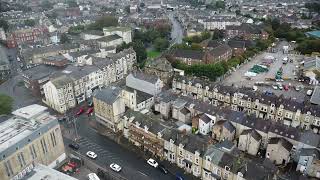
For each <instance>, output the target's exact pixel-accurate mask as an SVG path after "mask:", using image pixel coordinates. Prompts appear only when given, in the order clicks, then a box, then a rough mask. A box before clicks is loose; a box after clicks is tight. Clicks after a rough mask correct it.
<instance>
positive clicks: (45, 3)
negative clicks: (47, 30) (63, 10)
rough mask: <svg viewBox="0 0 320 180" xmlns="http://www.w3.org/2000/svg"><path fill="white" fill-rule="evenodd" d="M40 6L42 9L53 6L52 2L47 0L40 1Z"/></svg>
mask: <svg viewBox="0 0 320 180" xmlns="http://www.w3.org/2000/svg"><path fill="white" fill-rule="evenodd" d="M40 6H41V7H42V8H43V9H44V10H49V9H52V8H53V3H51V2H50V1H49V0H44V1H42V2H41V4H40Z"/></svg>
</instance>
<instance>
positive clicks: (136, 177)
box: [65, 115, 175, 180]
mask: <svg viewBox="0 0 320 180" xmlns="http://www.w3.org/2000/svg"><path fill="white" fill-rule="evenodd" d="M87 119H88V117H87V116H85V115H82V116H80V117H78V119H77V125H76V126H77V132H78V135H79V137H80V138H79V139H78V140H77V142H78V143H79V145H80V149H79V152H80V153H81V154H83V155H85V153H86V152H87V151H89V150H91V151H94V152H95V153H97V155H98V158H97V159H96V160H93V161H95V162H96V163H97V164H98V165H100V166H103V167H105V166H106V165H110V164H111V163H117V164H119V165H120V166H121V167H122V171H121V172H120V174H121V175H123V176H124V177H125V178H127V179H130V180H147V179H154V180H162V179H168V180H170V179H175V176H174V175H173V174H170V173H169V174H166V175H165V174H163V173H162V172H160V171H159V170H158V169H155V168H153V167H151V166H149V165H148V164H147V163H146V160H145V159H143V158H142V157H140V156H138V155H137V154H136V153H134V152H132V151H128V150H127V149H126V148H124V147H122V146H121V145H119V144H117V143H116V142H114V141H113V140H111V139H109V138H107V137H105V136H102V135H100V134H98V133H97V132H96V131H95V130H94V129H92V128H89V127H90V126H89V124H88V121H90V120H87ZM70 142H71V141H70V140H69V139H65V144H66V145H67V144H69V143H70Z"/></svg>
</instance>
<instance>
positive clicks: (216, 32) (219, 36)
mask: <svg viewBox="0 0 320 180" xmlns="http://www.w3.org/2000/svg"><path fill="white" fill-rule="evenodd" d="M222 38H224V31H223V30H219V29H215V30H214V31H213V35H212V40H216V39H222Z"/></svg>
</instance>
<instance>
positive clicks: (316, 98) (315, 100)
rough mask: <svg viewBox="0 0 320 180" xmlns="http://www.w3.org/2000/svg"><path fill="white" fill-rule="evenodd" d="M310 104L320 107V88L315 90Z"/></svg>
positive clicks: (317, 87)
mask: <svg viewBox="0 0 320 180" xmlns="http://www.w3.org/2000/svg"><path fill="white" fill-rule="evenodd" d="M310 102H311V103H312V104H316V105H320V88H319V86H316V87H315V88H314V90H313V94H312V96H311V99H310Z"/></svg>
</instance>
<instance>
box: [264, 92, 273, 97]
mask: <svg viewBox="0 0 320 180" xmlns="http://www.w3.org/2000/svg"><path fill="white" fill-rule="evenodd" d="M265 95H267V96H271V95H273V92H270V91H266V92H265Z"/></svg>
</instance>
